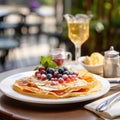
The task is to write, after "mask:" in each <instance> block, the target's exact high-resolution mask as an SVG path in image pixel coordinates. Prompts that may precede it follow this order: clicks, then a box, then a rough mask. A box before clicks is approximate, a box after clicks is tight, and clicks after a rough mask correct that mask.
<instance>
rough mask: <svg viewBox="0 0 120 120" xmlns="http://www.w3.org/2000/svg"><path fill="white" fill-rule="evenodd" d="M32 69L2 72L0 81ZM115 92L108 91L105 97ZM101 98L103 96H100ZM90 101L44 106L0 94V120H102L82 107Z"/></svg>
mask: <svg viewBox="0 0 120 120" xmlns="http://www.w3.org/2000/svg"><path fill="white" fill-rule="evenodd" d="M32 69H33V67H28V68H21V69H16V70H11V71H8V72H3V73H1V74H0V80H3V79H4V78H6V77H8V76H10V75H13V74H16V73H19V72H24V71H29V70H32ZM113 92H115V91H109V92H108V93H107V94H105V95H104V97H105V96H107V95H109V94H111V93H113ZM102 97H103V96H102ZM92 101H93V100H91V101H86V102H80V103H72V104H64V105H44V104H32V103H26V102H22V101H17V100H15V99H12V98H9V97H7V96H5V95H3V93H2V92H0V119H1V120H102V118H100V117H98V116H96V115H95V114H94V113H92V112H90V111H88V110H86V109H84V107H83V106H84V105H85V104H88V103H90V102H92Z"/></svg>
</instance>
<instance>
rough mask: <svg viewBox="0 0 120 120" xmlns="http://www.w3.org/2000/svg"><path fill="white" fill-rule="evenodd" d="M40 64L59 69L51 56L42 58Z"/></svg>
mask: <svg viewBox="0 0 120 120" xmlns="http://www.w3.org/2000/svg"><path fill="white" fill-rule="evenodd" d="M40 64H41V65H42V66H44V67H52V68H56V67H58V66H57V64H56V63H55V62H54V61H53V60H52V57H51V56H46V57H45V56H41V60H40Z"/></svg>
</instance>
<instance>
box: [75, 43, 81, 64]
mask: <svg viewBox="0 0 120 120" xmlns="http://www.w3.org/2000/svg"><path fill="white" fill-rule="evenodd" d="M80 56H81V45H79V44H75V61H76V62H78V58H79V57H80Z"/></svg>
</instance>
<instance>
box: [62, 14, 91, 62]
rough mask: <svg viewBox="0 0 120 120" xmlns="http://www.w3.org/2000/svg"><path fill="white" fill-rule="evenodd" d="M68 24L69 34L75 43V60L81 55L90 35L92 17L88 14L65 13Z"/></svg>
mask: <svg viewBox="0 0 120 120" xmlns="http://www.w3.org/2000/svg"><path fill="white" fill-rule="evenodd" d="M64 17H65V19H66V21H67V25H68V36H69V38H70V40H71V41H72V42H73V43H74V45H75V61H76V62H77V60H78V58H79V57H80V56H81V46H82V44H83V43H84V42H85V41H86V40H87V39H88V37H89V23H90V19H91V17H90V16H88V15H86V14H76V15H75V16H73V15H70V14H65V15H64Z"/></svg>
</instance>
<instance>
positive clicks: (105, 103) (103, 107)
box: [96, 92, 120, 112]
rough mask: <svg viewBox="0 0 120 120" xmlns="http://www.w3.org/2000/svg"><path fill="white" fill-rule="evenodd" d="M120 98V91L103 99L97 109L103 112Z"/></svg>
mask: <svg viewBox="0 0 120 120" xmlns="http://www.w3.org/2000/svg"><path fill="white" fill-rule="evenodd" d="M119 99H120V92H119V93H116V94H115V95H114V96H112V97H111V98H109V99H107V100H105V101H103V102H102V103H101V104H99V105H98V106H97V108H96V110H97V111H99V112H102V111H105V110H106V109H108V108H109V107H110V106H111V105H112V104H113V103H114V102H116V101H117V100H119Z"/></svg>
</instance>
